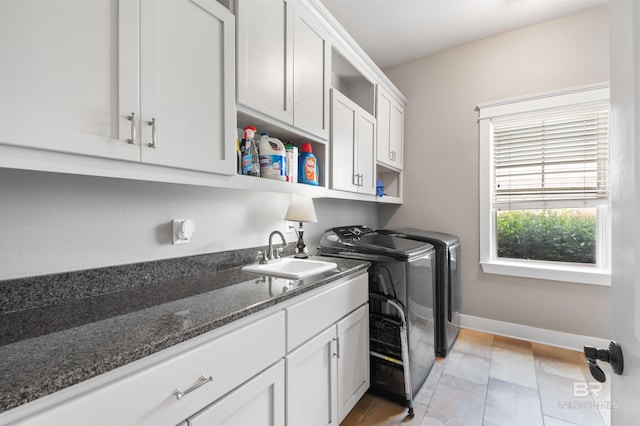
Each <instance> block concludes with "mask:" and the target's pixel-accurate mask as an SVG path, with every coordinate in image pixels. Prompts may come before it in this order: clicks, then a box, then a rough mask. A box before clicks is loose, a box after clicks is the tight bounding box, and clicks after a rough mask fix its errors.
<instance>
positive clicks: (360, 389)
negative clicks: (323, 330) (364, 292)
mask: <svg viewBox="0 0 640 426" xmlns="http://www.w3.org/2000/svg"><path fill="white" fill-rule="evenodd" d="M336 329H337V333H338V422H341V421H342V420H344V418H345V417H346V416H347V414H349V411H351V410H352V409H353V407H354V406H355V405H356V403H357V402H358V400H360V398H362V395H364V393H365V392H366V391H367V389H369V383H370V382H369V372H370V370H369V305H368V304H367V305H364V306H362V307H360V308H359V309H358V310H357V311H355V312H353V313H352V314H350V315H349V316H347V317H346V318H344V319H343V320H341V321H340V322H339V323H338V324H337V325H336Z"/></svg>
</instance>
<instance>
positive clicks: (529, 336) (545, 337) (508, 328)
mask: <svg viewBox="0 0 640 426" xmlns="http://www.w3.org/2000/svg"><path fill="white" fill-rule="evenodd" d="M460 326H461V327H462V328H469V329H472V330H477V331H484V332H486V333H491V334H497V335H500V336H506V337H513V338H516V339H521V340H528V341H530V342H536V343H543V344H546V345H551V346H558V347H561V348H566V349H572V350H575V351H579V352H582V351H583V349H584V345H591V346H595V347H598V348H608V347H609V341H608V340H605V339H601V338H599V337H591V336H582V335H580V334H571V333H564V332H562V331H555V330H547V329H544V328H536V327H530V326H528V325H522V324H514V323H510V322H504V321H497V320H492V319H488V318H481V317H474V316H471V315H464V314H461V315H460Z"/></svg>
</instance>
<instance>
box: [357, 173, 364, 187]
mask: <svg viewBox="0 0 640 426" xmlns="http://www.w3.org/2000/svg"><path fill="white" fill-rule="evenodd" d="M358 186H364V175H358Z"/></svg>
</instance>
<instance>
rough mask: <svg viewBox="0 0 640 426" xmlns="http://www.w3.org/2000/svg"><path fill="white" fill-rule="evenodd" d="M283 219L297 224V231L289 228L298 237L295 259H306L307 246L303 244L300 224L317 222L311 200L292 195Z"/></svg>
mask: <svg viewBox="0 0 640 426" xmlns="http://www.w3.org/2000/svg"><path fill="white" fill-rule="evenodd" d="M284 218H285V220H290V221H292V222H298V223H299V227H298V229H295V228H294V227H293V226H290V228H293V230H294V231H295V232H296V235H297V237H298V242H297V243H296V254H295V257H297V258H301V259H306V258H307V257H309V250H307V246H306V244H305V243H304V239H303V235H304V229H303V228H302V223H303V222H317V221H318V216H316V209H315V208H314V207H313V198H311V197H305V196H303V195H295V194H294V195H293V196H292V197H291V202H290V203H289V209H288V210H287V214H286V215H285V217H284Z"/></svg>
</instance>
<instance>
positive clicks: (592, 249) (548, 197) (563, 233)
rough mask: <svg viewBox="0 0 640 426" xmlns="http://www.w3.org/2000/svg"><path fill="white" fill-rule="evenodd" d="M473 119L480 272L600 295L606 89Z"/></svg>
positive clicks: (605, 232)
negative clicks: (595, 288)
mask: <svg viewBox="0 0 640 426" xmlns="http://www.w3.org/2000/svg"><path fill="white" fill-rule="evenodd" d="M478 111H479V114H480V119H479V126H480V179H479V182H480V263H481V264H482V268H483V270H484V271H485V272H487V273H496V274H504V275H515V276H522V277H531V278H541V279H551V280H559V281H569V282H580V283H588V284H601V285H609V284H610V274H609V252H610V248H609V246H610V244H609V234H610V224H609V208H610V203H609V86H608V84H597V85H591V86H585V87H578V88H573V89H568V90H563V91H558V92H551V93H544V94H540V95H534V96H529V97H524V98H518V99H512V100H507V101H500V102H494V103H487V104H481V105H478Z"/></svg>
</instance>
